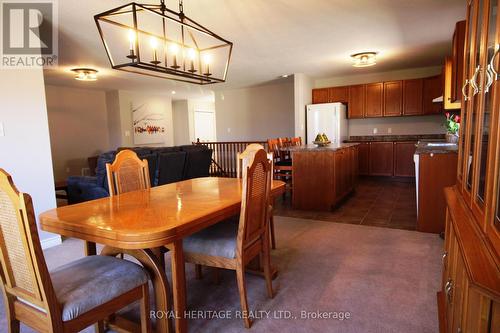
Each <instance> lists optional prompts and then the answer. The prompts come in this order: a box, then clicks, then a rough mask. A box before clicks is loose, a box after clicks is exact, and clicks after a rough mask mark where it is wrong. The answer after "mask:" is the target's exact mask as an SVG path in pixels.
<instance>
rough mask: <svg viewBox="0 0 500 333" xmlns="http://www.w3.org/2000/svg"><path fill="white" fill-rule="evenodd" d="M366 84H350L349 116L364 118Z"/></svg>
mask: <svg viewBox="0 0 500 333" xmlns="http://www.w3.org/2000/svg"><path fill="white" fill-rule="evenodd" d="M365 98H366V85H364V84H360V85H356V86H349V102H348V106H347V111H348V116H349V118H364V116H365Z"/></svg>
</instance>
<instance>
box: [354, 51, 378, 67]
mask: <svg viewBox="0 0 500 333" xmlns="http://www.w3.org/2000/svg"><path fill="white" fill-rule="evenodd" d="M377 53H378V52H361V53H355V54H351V58H352V61H353V64H352V65H353V66H354V67H368V66H373V65H375V64H376V63H377Z"/></svg>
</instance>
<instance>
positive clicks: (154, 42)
mask: <svg viewBox="0 0 500 333" xmlns="http://www.w3.org/2000/svg"><path fill="white" fill-rule="evenodd" d="M149 42H150V43H151V48H152V49H153V50H156V48H157V47H158V39H156V37H151V39H150V40H149Z"/></svg>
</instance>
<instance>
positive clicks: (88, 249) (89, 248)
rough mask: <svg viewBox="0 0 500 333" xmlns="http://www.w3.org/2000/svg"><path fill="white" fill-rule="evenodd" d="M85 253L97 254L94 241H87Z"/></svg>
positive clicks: (88, 254) (87, 254) (89, 254)
mask: <svg viewBox="0 0 500 333" xmlns="http://www.w3.org/2000/svg"><path fill="white" fill-rule="evenodd" d="M84 251H85V255H86V256H95V255H96V254H97V247H96V244H95V243H94V242H87V241H85V248H84Z"/></svg>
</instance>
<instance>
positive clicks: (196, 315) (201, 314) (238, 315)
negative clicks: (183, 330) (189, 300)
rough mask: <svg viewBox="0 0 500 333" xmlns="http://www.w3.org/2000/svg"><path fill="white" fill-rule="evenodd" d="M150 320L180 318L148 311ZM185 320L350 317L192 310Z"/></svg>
mask: <svg viewBox="0 0 500 333" xmlns="http://www.w3.org/2000/svg"><path fill="white" fill-rule="evenodd" d="M149 316H150V318H155V319H163V318H168V319H177V318H180V317H181V316H179V315H178V314H177V312H176V311H150V314H149ZM183 317H184V318H186V319H243V318H250V319H280V320H324V319H327V320H340V321H342V320H349V319H351V317H352V315H351V313H350V312H346V311H308V310H302V311H298V312H297V311H288V310H274V311H263V310H260V311H248V312H245V311H231V310H222V311H216V310H192V311H185V312H184V316H183Z"/></svg>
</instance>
